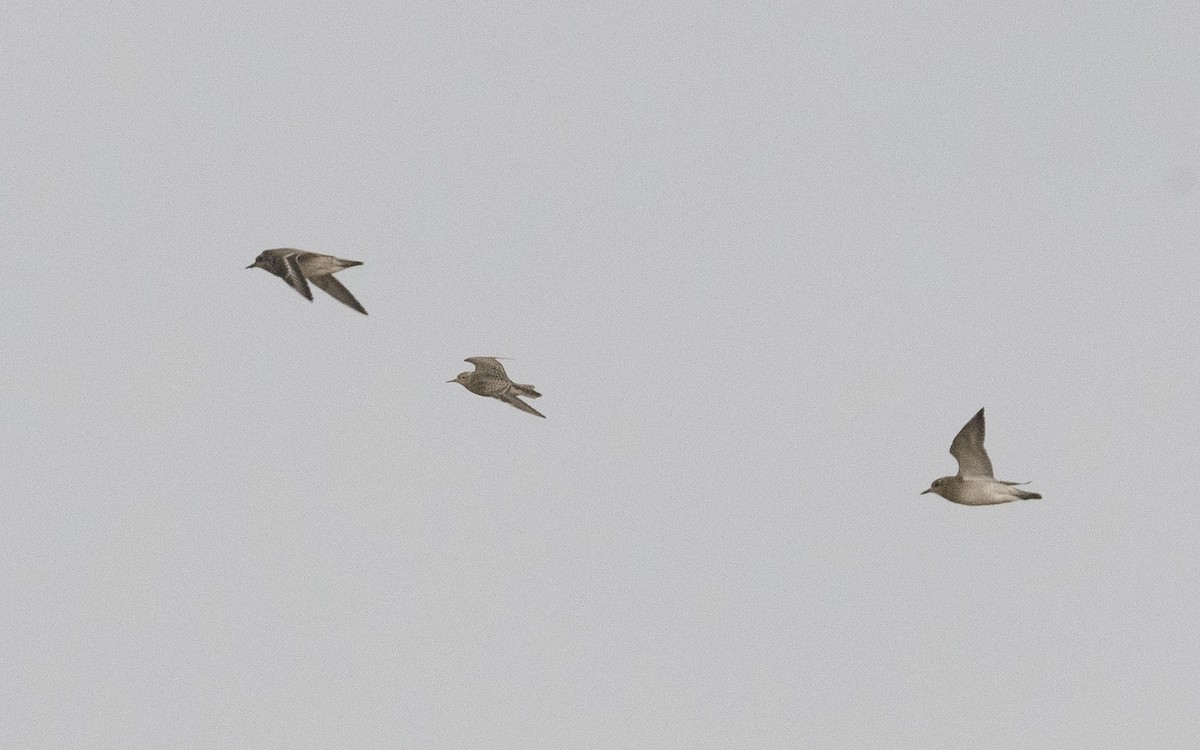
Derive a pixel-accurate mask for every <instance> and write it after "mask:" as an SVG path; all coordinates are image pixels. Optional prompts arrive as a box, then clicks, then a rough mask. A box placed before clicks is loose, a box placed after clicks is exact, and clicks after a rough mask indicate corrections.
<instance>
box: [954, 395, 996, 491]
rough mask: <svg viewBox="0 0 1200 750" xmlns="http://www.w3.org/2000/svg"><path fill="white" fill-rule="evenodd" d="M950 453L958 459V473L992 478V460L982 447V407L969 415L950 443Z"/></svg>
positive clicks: (966, 475)
mask: <svg viewBox="0 0 1200 750" xmlns="http://www.w3.org/2000/svg"><path fill="white" fill-rule="evenodd" d="M950 455H951V456H954V458H955V459H957V460H958V475H959V476H960V477H963V478H965V479H970V478H972V477H980V478H988V479H991V478H992V462H991V460H990V459H989V458H988V454H987V451H985V450H984V449H983V409H980V410H979V412H978V413H977V414H976V415H975V416H973V417H971V420H970V421H969V422H967V423H966V424H965V425H963V428H962V429H961V430H959V431H958V434H957V435H955V436H954V442H952V443H950Z"/></svg>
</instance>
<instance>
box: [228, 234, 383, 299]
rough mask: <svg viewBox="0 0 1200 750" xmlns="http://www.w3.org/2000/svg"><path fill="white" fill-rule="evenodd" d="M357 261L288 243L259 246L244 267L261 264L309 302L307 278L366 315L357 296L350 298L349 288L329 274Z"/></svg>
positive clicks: (310, 294)
mask: <svg viewBox="0 0 1200 750" xmlns="http://www.w3.org/2000/svg"><path fill="white" fill-rule="evenodd" d="M361 265H362V261H358V260H343V259H342V258H335V257H333V256H332V255H321V254H320V253H306V252H304V251H303V250H296V249H294V248H290V247H279V248H275V249H274V250H263V251H262V252H261V253H259V254H258V257H257V258H255V259H254V262H253V263H251V264H250V265H248V266H246V268H261V269H263V270H264V271H268V272H270V273H273V274H275V275H276V276H278V277H279V278H281V279H283V280H284V281H286V282H287V283H288V286H290V287H291V288H292V289H295V290H296V291H297V292H300V295H301V296H302V297H304V298H305V299H307V300H308V301H310V302H311V301H312V298H313V295H312V291H310V290H309V288H308V282H310V281H311V282H312V283H313V285H314V286H315V287H317V288H318V289H320V290H322V291H323V292H325V293H326V294H328V295H329V296H330V297H333V298H334V299H335V300H337V301H338V302H341V303H342V304H344V305H346V306H347V307H350V308H353V309H355V310H358V311H359V312H360V313H362V314H363V315H366V314H367V311H366V310H365V309H363V306H362V305H360V304H358V300H356V299H354V295H353V294H351V293H350V290H349V289H347V288H346V287H344V286H342V282H340V281H338V280H337V279H335V278H333V275H334V274H335V273H337V272H338V271H341V270H342V269H343V268H350V267H351V266H361Z"/></svg>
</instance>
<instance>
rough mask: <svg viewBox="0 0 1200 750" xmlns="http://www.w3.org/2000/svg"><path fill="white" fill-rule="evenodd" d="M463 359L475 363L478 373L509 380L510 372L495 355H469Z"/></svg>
mask: <svg viewBox="0 0 1200 750" xmlns="http://www.w3.org/2000/svg"><path fill="white" fill-rule="evenodd" d="M463 361H464V362H470V363H471V364H473V365H475V373H476V374H477V375H484V376H486V377H493V378H504V379H505V380H508V373H506V372H505V371H504V365H502V364H500V360H498V359H496V358H495V357H467V358H466V359H465V360H463Z"/></svg>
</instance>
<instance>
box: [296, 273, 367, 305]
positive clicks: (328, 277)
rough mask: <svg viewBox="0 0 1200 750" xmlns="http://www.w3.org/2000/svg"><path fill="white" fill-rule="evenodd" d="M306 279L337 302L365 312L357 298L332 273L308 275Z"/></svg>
mask: <svg viewBox="0 0 1200 750" xmlns="http://www.w3.org/2000/svg"><path fill="white" fill-rule="evenodd" d="M308 280H309V281H311V282H312V283H313V286H315V287H316V288H318V289H320V290H321V291H323V292H325V293H326V294H328V295H329V296H330V297H333V298H334V299H335V300H337V301H338V302H341V303H342V304H343V305H346V306H347V307H350V308H352V309H355V310H358V311H359V312H360V313H362V314H363V315H366V314H367V311H366V310H364V309H363V306H362V305H360V304H358V300H356V299H354V295H353V294H351V293H350V290H349V289H347V288H346V287H345V286H343V285H342V282H340V281H338V280H337V279H335V278H333V274H329V273H325V274H320V275H318V276H310V277H309V279H308Z"/></svg>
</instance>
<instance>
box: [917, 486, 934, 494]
mask: <svg viewBox="0 0 1200 750" xmlns="http://www.w3.org/2000/svg"><path fill="white" fill-rule="evenodd" d="M930 492H933V488H932V487H930V488H929V489H927V490H925V491H924V492H921V493H918V494H921V495H928V494H929V493H930Z"/></svg>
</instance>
